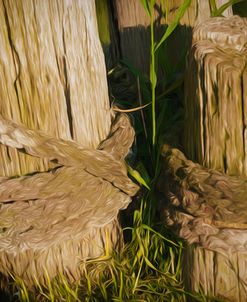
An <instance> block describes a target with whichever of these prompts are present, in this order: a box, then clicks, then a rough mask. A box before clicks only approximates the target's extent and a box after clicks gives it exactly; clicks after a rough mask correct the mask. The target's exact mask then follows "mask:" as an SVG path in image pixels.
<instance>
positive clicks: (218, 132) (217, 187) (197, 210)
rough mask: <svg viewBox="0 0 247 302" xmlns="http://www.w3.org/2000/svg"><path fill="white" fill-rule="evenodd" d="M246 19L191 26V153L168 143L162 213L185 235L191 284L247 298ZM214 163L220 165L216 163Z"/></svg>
mask: <svg viewBox="0 0 247 302" xmlns="http://www.w3.org/2000/svg"><path fill="white" fill-rule="evenodd" d="M246 41H247V20H246V19H241V18H240V17H238V16H234V17H230V18H222V17H219V18H213V19H209V20H207V21H204V22H203V23H201V24H199V25H198V26H196V27H195V29H194V34H193V46H192V49H191V52H190V55H189V59H188V70H187V76H186V77H185V79H186V81H185V113H186V116H185V117H186V119H185V141H184V146H185V150H186V153H187V155H188V157H189V158H190V159H192V160H194V161H196V162H199V163H200V164H202V165H203V166H205V167H207V168H205V167H202V166H200V165H199V164H195V163H194V162H192V161H189V160H187V158H186V157H185V156H184V155H183V154H182V153H181V152H180V151H178V150H172V149H169V148H168V147H165V148H164V150H163V155H164V158H165V160H164V161H165V170H164V171H165V172H164V175H163V176H161V186H160V188H161V190H162V192H163V193H164V195H165V199H164V200H166V204H164V200H162V203H161V204H162V205H163V211H164V214H165V218H166V220H167V222H168V223H170V224H171V225H172V227H173V229H174V230H175V231H176V232H177V233H178V234H179V236H181V237H182V238H184V239H185V240H186V241H187V243H188V246H187V247H186V248H185V253H184V261H185V262H184V263H185V264H184V267H183V270H184V278H185V282H186V284H187V287H188V289H189V290H193V291H199V290H202V291H203V292H204V293H206V294H207V295H208V296H214V295H215V296H218V297H220V298H223V299H227V301H232V302H236V301H237V302H240V301H241V302H244V301H246V300H247V287H246V282H247V279H246V263H247V249H246V242H247V237H246V234H247V233H246V231H247V216H246V212H247V203H246V196H247V186H246V184H247V180H246V178H240V177H233V176H232V177H230V176H227V175H226V174H224V173H221V172H219V171H222V172H227V173H228V174H230V175H245V176H246V175H247V161H246V150H247V148H246V139H247V134H246V120H247V113H246V108H247V107H246V85H247V77H246V76H247V73H246V55H247V50H246ZM215 169H216V170H215Z"/></svg>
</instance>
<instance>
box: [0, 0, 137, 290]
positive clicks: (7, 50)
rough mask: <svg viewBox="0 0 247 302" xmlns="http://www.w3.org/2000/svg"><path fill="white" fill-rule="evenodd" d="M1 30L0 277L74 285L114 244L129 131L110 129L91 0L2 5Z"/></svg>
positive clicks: (128, 188)
mask: <svg viewBox="0 0 247 302" xmlns="http://www.w3.org/2000/svg"><path fill="white" fill-rule="evenodd" d="M0 24H1V26H0V143H1V145H0V152H1V160H0V273H1V274H2V275H4V276H5V277H7V278H8V277H9V276H10V275H11V276H14V277H18V278H21V280H22V281H23V282H24V283H25V284H26V285H27V286H33V285H35V284H36V282H39V283H41V284H43V283H47V282H49V280H50V279H52V278H53V277H55V276H57V275H58V274H64V275H65V276H66V277H67V278H68V279H69V280H70V281H74V280H78V279H79V278H80V277H81V276H82V275H83V272H84V268H85V266H84V264H85V260H86V259H87V258H90V257H97V256H100V255H103V254H104V253H105V252H110V251H111V249H112V248H117V247H119V245H121V239H122V237H121V230H120V228H119V224H118V220H117V215H118V211H119V209H122V208H125V207H126V206H127V205H128V203H129V202H130V200H131V199H130V196H129V195H133V194H135V192H136V191H137V186H136V185H135V184H133V183H132V182H131V181H130V180H129V179H128V176H127V170H126V166H125V164H124V158H125V156H126V154H127V153H128V150H129V147H130V145H131V144H132V142H133V139H134V130H133V128H132V127H131V125H130V122H129V120H128V118H127V117H126V116H125V115H120V116H117V117H116V118H115V120H114V123H113V124H112V127H111V122H112V121H111V118H112V117H113V116H114V114H113V111H112V110H110V105H109V99H108V89H107V81H106V70H105V63H104V57H103V52H102V48H101V45H100V41H99V37H98V30H97V22H96V14H95V4H94V1H93V0H87V1H84V0H73V1H66V0H62V1H53V0H37V1H36V0H35V1H33V0H18V1H15V0H3V1H1V3H0ZM110 129H111V132H110ZM40 130H42V131H40ZM108 134H109V135H110V137H109V139H106V137H107V135H108ZM105 139H106V140H105ZM101 141H103V142H102V144H101V145H100V146H99V143H100V142H101ZM96 147H98V150H96ZM28 154H29V155H28ZM54 162H55V163H54ZM54 165H55V168H54ZM28 173H29V174H28ZM26 174H28V175H26ZM24 175H25V176H24ZM12 176H14V177H12ZM11 177H12V178H11ZM131 192H132V193H131Z"/></svg>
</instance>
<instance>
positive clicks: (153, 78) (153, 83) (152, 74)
mask: <svg viewBox="0 0 247 302" xmlns="http://www.w3.org/2000/svg"><path fill="white" fill-rule="evenodd" d="M150 21H151V22H150V23H151V24H150V35H151V37H150V39H151V45H150V46H151V64H150V81H151V96H152V130H153V136H152V144H153V147H154V146H155V144H156V112H155V87H156V71H155V51H154V46H155V45H154V9H153V7H151V15H150Z"/></svg>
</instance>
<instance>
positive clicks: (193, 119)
mask: <svg viewBox="0 0 247 302" xmlns="http://www.w3.org/2000/svg"><path fill="white" fill-rule="evenodd" d="M246 41H247V19H244V18H240V17H238V16H234V17H231V18H227V19H226V18H214V19H210V20H208V21H205V22H203V23H201V24H200V25H198V26H197V27H196V28H195V30H194V34H193V47H192V49H191V52H190V56H189V60H188V69H187V76H186V82H185V90H186V91H185V94H186V95H185V110H186V113H185V114H186V116H185V140H184V145H185V152H186V154H187V155H188V157H189V158H190V159H192V160H195V161H197V162H199V163H201V164H203V165H204V166H206V167H209V168H214V169H218V170H221V171H224V172H226V173H228V174H231V175H247V156H246V155H247V148H246V139H247V132H246V124H247V122H246V121H247V111H246V97H247V94H246V85H247V82H246V81H247V72H246V57H247V49H246Z"/></svg>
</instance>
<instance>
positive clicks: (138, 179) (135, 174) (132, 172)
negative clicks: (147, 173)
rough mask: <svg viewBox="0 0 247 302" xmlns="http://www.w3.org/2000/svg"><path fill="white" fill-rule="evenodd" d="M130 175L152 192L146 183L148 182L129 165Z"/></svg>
mask: <svg viewBox="0 0 247 302" xmlns="http://www.w3.org/2000/svg"><path fill="white" fill-rule="evenodd" d="M127 170H128V173H129V174H130V175H131V176H132V177H133V178H134V179H135V180H136V181H137V182H138V183H139V184H140V185H143V186H144V187H146V188H147V189H148V190H150V187H149V185H148V184H147V183H146V181H145V180H144V179H143V178H142V176H141V175H140V173H139V172H138V171H136V170H134V169H133V168H131V167H130V166H129V165H127Z"/></svg>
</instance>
